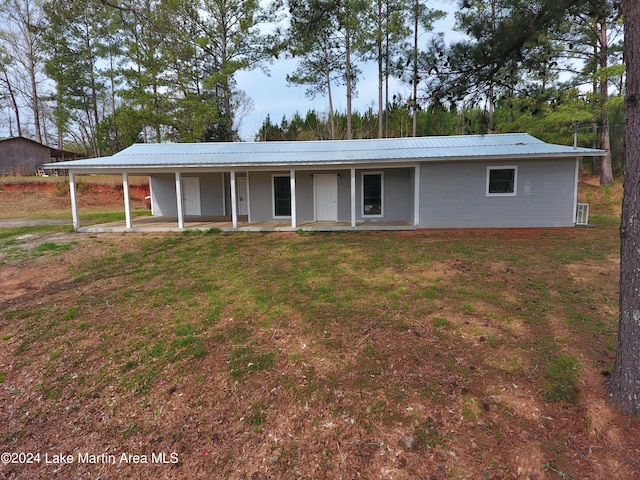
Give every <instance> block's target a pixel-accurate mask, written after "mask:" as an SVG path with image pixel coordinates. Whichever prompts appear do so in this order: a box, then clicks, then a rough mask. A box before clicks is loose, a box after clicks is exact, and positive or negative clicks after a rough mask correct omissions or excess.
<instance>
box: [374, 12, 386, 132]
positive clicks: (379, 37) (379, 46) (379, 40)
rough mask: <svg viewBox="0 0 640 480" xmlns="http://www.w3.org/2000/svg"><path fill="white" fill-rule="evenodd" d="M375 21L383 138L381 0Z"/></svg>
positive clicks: (380, 117) (379, 110)
mask: <svg viewBox="0 0 640 480" xmlns="http://www.w3.org/2000/svg"><path fill="white" fill-rule="evenodd" d="M376 21H377V25H376V27H377V31H376V50H377V52H376V55H377V57H378V58H377V60H378V138H382V137H383V129H384V124H383V118H382V115H383V110H382V91H383V83H384V76H383V75H384V70H383V65H382V62H383V61H384V60H383V54H382V24H383V21H382V0H378V17H377V18H376Z"/></svg>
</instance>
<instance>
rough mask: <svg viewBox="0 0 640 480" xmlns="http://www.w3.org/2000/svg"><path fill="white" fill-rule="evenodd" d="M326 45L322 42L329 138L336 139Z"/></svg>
mask: <svg viewBox="0 0 640 480" xmlns="http://www.w3.org/2000/svg"><path fill="white" fill-rule="evenodd" d="M328 48H329V47H328V45H327V43H326V42H325V44H324V58H325V78H326V81H327V97H328V100H329V127H330V129H331V140H335V139H336V120H335V118H334V116H333V93H332V92H331V68H330V65H329V64H330V62H329V51H328Z"/></svg>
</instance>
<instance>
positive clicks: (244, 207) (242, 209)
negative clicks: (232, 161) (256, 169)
mask: <svg viewBox="0 0 640 480" xmlns="http://www.w3.org/2000/svg"><path fill="white" fill-rule="evenodd" d="M236 184H237V185H238V215H249V203H248V201H247V200H248V199H247V177H238V178H236Z"/></svg>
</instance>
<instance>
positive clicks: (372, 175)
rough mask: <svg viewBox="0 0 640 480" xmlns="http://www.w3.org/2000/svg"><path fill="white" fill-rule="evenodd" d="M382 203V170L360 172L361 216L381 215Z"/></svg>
mask: <svg viewBox="0 0 640 480" xmlns="http://www.w3.org/2000/svg"><path fill="white" fill-rule="evenodd" d="M383 205H384V181H383V175H382V172H364V173H363V174H362V216H363V217H382V215H383V212H382V206H383Z"/></svg>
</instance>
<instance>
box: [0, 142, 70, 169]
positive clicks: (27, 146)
mask: <svg viewBox="0 0 640 480" xmlns="http://www.w3.org/2000/svg"><path fill="white" fill-rule="evenodd" d="M79 156H80V155H78V154H77V153H74V152H68V151H65V150H59V149H57V148H52V147H48V146H46V145H43V144H41V143H38V142H36V141H34V140H30V139H28V138H24V137H12V138H5V139H3V140H0V175H35V174H36V173H37V172H38V170H39V169H40V168H41V167H42V165H44V164H45V163H50V162H63V161H65V160H69V159H74V158H78V157H79Z"/></svg>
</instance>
